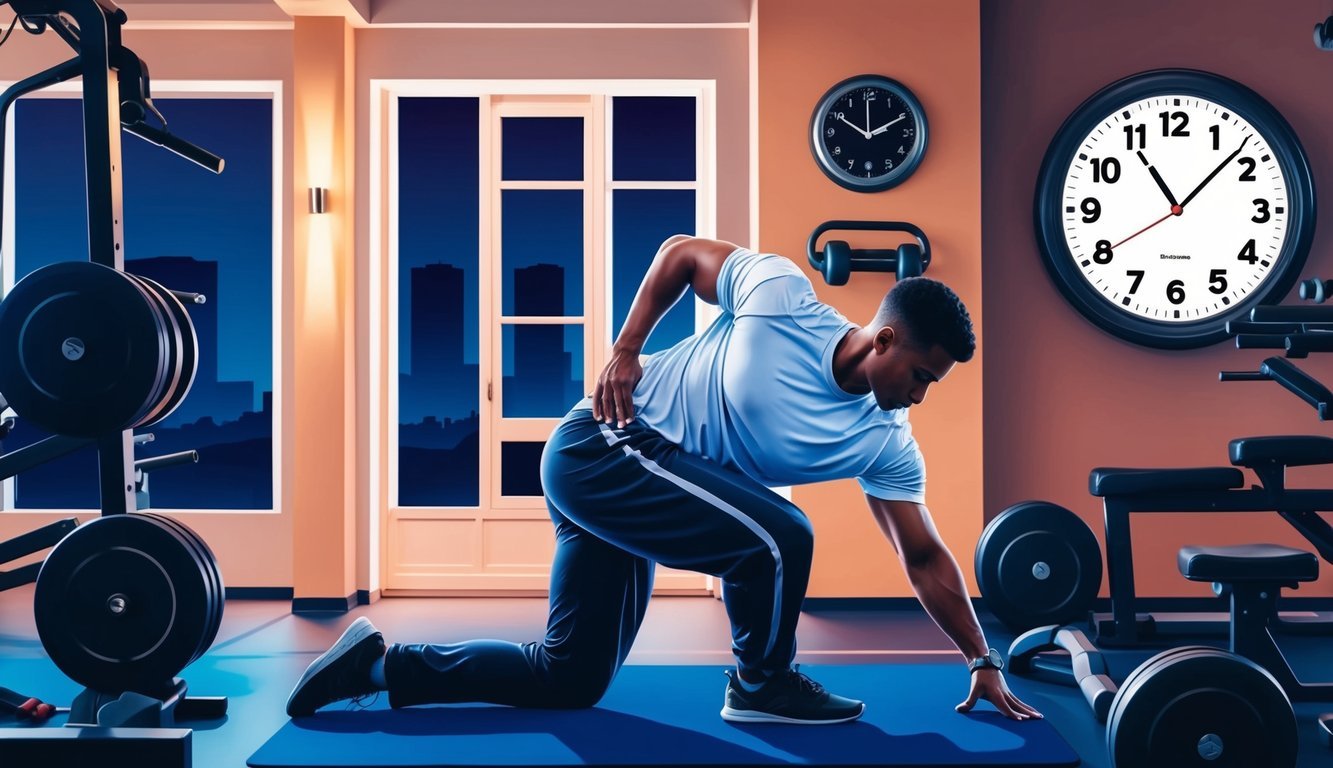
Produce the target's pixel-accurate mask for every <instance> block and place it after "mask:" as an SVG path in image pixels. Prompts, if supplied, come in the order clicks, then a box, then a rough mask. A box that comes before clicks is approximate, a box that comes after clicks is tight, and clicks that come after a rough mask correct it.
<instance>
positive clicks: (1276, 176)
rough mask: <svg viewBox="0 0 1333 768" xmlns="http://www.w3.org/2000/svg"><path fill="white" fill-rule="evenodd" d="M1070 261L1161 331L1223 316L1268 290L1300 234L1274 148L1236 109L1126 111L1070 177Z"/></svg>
mask: <svg viewBox="0 0 1333 768" xmlns="http://www.w3.org/2000/svg"><path fill="white" fill-rule="evenodd" d="M1063 192H1064V194H1063V199H1062V212H1063V214H1062V215H1063V223H1064V234H1065V241H1066V244H1067V245H1068V247H1069V253H1070V255H1071V256H1072V258H1073V259H1074V261H1075V263H1076V264H1077V265H1078V268H1079V270H1080V271H1081V272H1082V274H1083V276H1084V277H1085V278H1086V279H1087V280H1088V282H1089V283H1090V284H1091V285H1092V286H1093V287H1094V288H1095V289H1096V290H1098V291H1100V292H1101V293H1102V295H1103V296H1104V297H1105V298H1106V299H1107V300H1108V301H1111V302H1112V303H1113V304H1114V305H1116V306H1118V307H1119V308H1121V309H1122V310H1123V311H1125V312H1128V313H1130V314H1134V315H1138V316H1142V317H1145V318H1149V319H1152V320H1158V321H1167V322H1176V321H1179V322H1189V321H1195V320H1198V319H1200V318H1204V317H1208V316H1210V315H1213V314H1216V313H1219V312H1223V311H1225V310H1226V309H1227V308H1229V307H1231V306H1234V305H1235V304H1236V303H1237V302H1239V301H1242V300H1243V299H1244V298H1245V297H1246V296H1248V295H1249V294H1250V293H1251V292H1252V291H1254V289H1256V288H1258V287H1259V286H1260V285H1261V284H1262V283H1263V281H1264V280H1265V278H1267V277H1268V276H1269V274H1270V272H1271V268H1272V266H1273V264H1274V263H1275V260H1276V259H1277V256H1278V254H1279V253H1281V251H1282V245H1283V242H1284V241H1285V239H1286V237H1287V233H1288V228H1289V221H1290V220H1289V217H1288V216H1287V207H1288V201H1287V197H1288V184H1287V180H1286V178H1285V177H1284V176H1283V172H1282V169H1281V167H1280V166H1279V164H1278V161H1277V158H1276V157H1275V156H1274V153H1273V151H1272V149H1271V148H1270V146H1269V143H1268V140H1267V139H1265V137H1264V136H1263V135H1262V134H1260V133H1259V132H1258V131H1257V130H1255V128H1254V127H1253V126H1252V125H1251V124H1250V123H1249V122H1248V121H1246V120H1245V118H1243V117H1241V116H1240V115H1237V114H1236V113H1235V112H1234V111H1233V110H1232V109H1230V108H1228V107H1226V106H1224V105H1220V104H1215V103H1213V102H1210V101H1209V100H1207V99H1203V98H1198V97H1193V96H1173V95H1166V96H1154V97H1151V98H1147V99H1143V100H1140V101H1138V102H1135V103H1133V104H1130V105H1128V106H1125V107H1123V108H1121V109H1118V110H1116V111H1115V112H1114V113H1112V114H1111V115H1109V116H1107V117H1106V119H1104V120H1102V121H1101V122H1100V123H1099V124H1098V125H1096V126H1095V127H1094V128H1093V129H1092V130H1091V131H1090V132H1089V134H1088V135H1087V137H1086V138H1085V139H1084V140H1083V141H1082V143H1081V144H1079V146H1078V150H1077V151H1076V152H1075V154H1074V157H1073V158H1072V160H1071V162H1070V164H1069V168H1068V171H1067V173H1066V175H1065V181H1064V187H1063Z"/></svg>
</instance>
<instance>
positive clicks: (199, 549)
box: [138, 512, 226, 661]
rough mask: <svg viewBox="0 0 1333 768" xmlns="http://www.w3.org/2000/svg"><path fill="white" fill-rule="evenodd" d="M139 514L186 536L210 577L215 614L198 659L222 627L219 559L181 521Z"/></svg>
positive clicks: (210, 645)
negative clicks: (156, 520) (152, 518)
mask: <svg viewBox="0 0 1333 768" xmlns="http://www.w3.org/2000/svg"><path fill="white" fill-rule="evenodd" d="M138 514H146V515H151V516H152V517H155V518H157V519H158V520H160V521H162V522H163V523H165V524H167V525H169V526H171V527H173V528H175V529H176V531H177V533H180V534H181V535H182V536H184V537H185V538H186V540H188V541H189V542H190V543H191V545H192V546H193V547H194V551H195V555H196V557H198V558H199V563H200V565H201V566H202V567H203V569H204V572H205V573H206V574H207V575H208V578H209V582H210V584H211V588H212V594H213V597H214V600H213V612H212V615H211V617H210V620H209V623H208V626H207V628H206V629H205V631H204V635H203V638H202V639H201V640H200V645H199V650H198V652H197V653H196V654H195V656H194V659H198V658H199V657H200V656H203V655H204V654H205V653H207V652H208V649H209V648H210V647H212V645H213V641H214V640H216V639H217V635H218V629H219V628H220V627H221V626H222V612H223V608H224V605H225V599H226V591H225V588H224V586H223V584H222V572H221V571H220V570H218V561H217V558H216V557H215V556H214V555H213V550H212V549H210V548H209V546H208V544H207V543H205V542H204V539H203V537H202V536H200V535H199V534H197V533H195V532H194V529H192V528H190V527H189V526H188V525H186V524H185V523H183V522H181V521H180V520H177V519H175V518H173V517H168V516H167V515H163V514H159V513H152V512H140V513H138ZM192 661H193V659H192Z"/></svg>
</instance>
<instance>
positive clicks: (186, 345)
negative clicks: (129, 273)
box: [134, 275, 199, 427]
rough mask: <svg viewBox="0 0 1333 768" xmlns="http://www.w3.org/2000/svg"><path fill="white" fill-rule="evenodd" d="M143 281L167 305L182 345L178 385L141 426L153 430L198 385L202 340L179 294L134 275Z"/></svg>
mask: <svg viewBox="0 0 1333 768" xmlns="http://www.w3.org/2000/svg"><path fill="white" fill-rule="evenodd" d="M134 277H135V278H136V279H137V280H139V282H141V283H143V284H145V285H146V286H148V288H149V289H150V290H152V291H154V292H155V293H156V294H157V295H158V297H160V298H161V299H162V301H163V302H164V303H165V304H166V307H167V310H168V313H169V314H170V316H171V318H172V320H173V321H174V322H175V326H176V331H177V332H178V333H179V334H180V335H179V346H178V347H177V350H176V352H177V354H178V355H179V358H180V366H179V368H180V376H179V377H178V378H177V379H176V384H175V386H174V387H173V388H171V389H170V390H169V392H168V393H167V395H166V397H165V398H164V399H163V401H162V405H161V408H160V409H159V410H158V411H157V412H156V413H154V414H152V415H151V416H150V417H149V420H148V421H146V422H144V423H143V424H140V425H138V426H141V427H151V426H152V425H154V424H156V423H158V422H160V421H162V420H163V419H165V418H166V417H168V416H170V415H171V414H172V412H173V411H175V410H176V408H177V406H179V405H180V404H181V402H182V401H184V400H185V396H186V395H187V394H189V392H190V387H192V386H193V385H194V377H195V374H197V373H198V371H199V339H198V336H197V335H196V334H195V332H194V322H193V321H191V320H190V313H189V312H187V311H186V310H185V305H184V304H182V303H181V300H180V299H178V298H176V294H174V293H172V292H171V291H170V290H168V289H167V288H164V287H163V286H162V284H161V283H158V282H156V281H155V280H152V279H150V278H147V277H143V276H141V275H134Z"/></svg>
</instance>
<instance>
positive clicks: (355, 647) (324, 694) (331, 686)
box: [287, 616, 384, 717]
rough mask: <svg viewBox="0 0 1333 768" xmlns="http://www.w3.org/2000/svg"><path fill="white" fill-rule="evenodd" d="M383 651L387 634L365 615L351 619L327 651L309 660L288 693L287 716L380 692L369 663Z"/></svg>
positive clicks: (305, 714)
mask: <svg viewBox="0 0 1333 768" xmlns="http://www.w3.org/2000/svg"><path fill="white" fill-rule="evenodd" d="M383 655H384V635H383V633H381V632H380V631H379V630H378V629H375V625H373V624H371V623H370V619H367V618H366V617H365V616H362V617H360V618H358V619H357V620H356V621H354V622H352V623H351V625H350V626H349V627H347V629H346V630H344V631H343V633H342V637H339V638H338V642H336V643H334V644H333V647H332V648H330V649H328V650H327V651H325V652H324V655H322V656H320V657H319V658H318V659H315V660H314V661H312V662H310V666H308V667H306V670H305V674H303V675H301V679H300V680H298V681H297V682H296V687H295V688H293V689H292V695H291V696H288V697H287V716H288V717H308V716H310V715H313V714H315V710H317V709H319V708H320V707H322V706H324V705H326V704H332V703H333V702H335V701H342V700H343V699H355V698H360V697H362V696H367V695H369V694H373V693H378V692H379V689H378V688H376V687H375V685H374V684H373V683H371V682H370V667H371V665H372V664H373V663H374V662H375V660H376V659H378V658H379V657H381V656H383Z"/></svg>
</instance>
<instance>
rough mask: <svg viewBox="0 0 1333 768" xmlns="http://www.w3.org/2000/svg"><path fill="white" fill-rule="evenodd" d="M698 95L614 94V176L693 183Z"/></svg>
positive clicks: (612, 132)
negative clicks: (696, 100) (696, 101)
mask: <svg viewBox="0 0 1333 768" xmlns="http://www.w3.org/2000/svg"><path fill="white" fill-rule="evenodd" d="M694 126H695V99H694V97H692V96H616V97H615V98H613V99H612V100H611V142H612V143H611V178H613V179H615V180H616V181H694V160H695V158H694V155H695V149H694V144H695V135H694V133H695V131H694Z"/></svg>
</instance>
